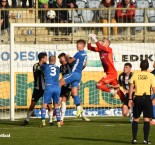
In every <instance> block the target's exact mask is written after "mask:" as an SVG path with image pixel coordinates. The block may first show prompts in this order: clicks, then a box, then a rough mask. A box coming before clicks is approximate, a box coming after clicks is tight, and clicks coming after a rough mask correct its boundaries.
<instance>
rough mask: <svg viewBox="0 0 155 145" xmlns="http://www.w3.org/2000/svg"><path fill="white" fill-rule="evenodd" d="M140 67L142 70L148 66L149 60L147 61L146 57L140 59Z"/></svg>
mask: <svg viewBox="0 0 155 145" xmlns="http://www.w3.org/2000/svg"><path fill="white" fill-rule="evenodd" d="M140 68H141V70H142V71H143V70H147V69H148V68H149V62H148V60H147V59H145V60H142V61H141V62H140Z"/></svg>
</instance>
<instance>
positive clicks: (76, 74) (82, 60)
mask: <svg viewBox="0 0 155 145" xmlns="http://www.w3.org/2000/svg"><path fill="white" fill-rule="evenodd" d="M76 43H77V50H78V52H77V53H76V54H75V55H74V56H73V57H70V56H69V55H66V59H67V62H68V63H70V64H72V63H73V68H72V71H71V72H70V73H69V74H67V75H64V76H63V77H62V78H61V79H60V81H59V84H60V86H61V87H62V86H64V85H67V84H71V91H72V97H73V99H74V104H75V105H76V108H77V113H76V117H80V116H81V115H82V113H83V109H82V106H81V101H80V98H79V95H78V88H79V83H80V81H81V78H82V70H83V69H84V68H85V67H86V62H87V54H86V52H85V51H84V47H85V45H86V42H85V40H82V39H79V40H78V41H77V42H76Z"/></svg>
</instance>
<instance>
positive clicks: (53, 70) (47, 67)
mask: <svg viewBox="0 0 155 145" xmlns="http://www.w3.org/2000/svg"><path fill="white" fill-rule="evenodd" d="M55 63H56V57H55V56H50V57H49V64H42V65H41V67H40V69H41V70H42V71H43V73H44V75H45V83H46V87H45V91H44V96H43V104H42V109H41V119H42V125H41V127H42V126H45V125H46V123H45V115H46V108H47V104H49V103H50V102H51V99H53V104H54V109H55V114H56V118H57V125H58V127H61V125H60V108H59V97H60V91H61V89H60V86H59V74H60V69H59V67H58V66H56V65H55Z"/></svg>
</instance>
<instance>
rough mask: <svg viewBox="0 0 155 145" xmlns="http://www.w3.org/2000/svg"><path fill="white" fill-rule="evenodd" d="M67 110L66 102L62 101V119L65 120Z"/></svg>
mask: <svg viewBox="0 0 155 145" xmlns="http://www.w3.org/2000/svg"><path fill="white" fill-rule="evenodd" d="M65 112H66V102H62V103H61V120H62V121H63V120H64V117H65Z"/></svg>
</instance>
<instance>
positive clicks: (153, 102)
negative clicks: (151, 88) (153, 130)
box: [150, 62, 155, 125]
mask: <svg viewBox="0 0 155 145" xmlns="http://www.w3.org/2000/svg"><path fill="white" fill-rule="evenodd" d="M153 68H154V70H153V71H152V72H151V73H152V74H153V75H154V76H155V62H154V64H153ZM151 99H152V104H153V117H152V121H151V122H150V124H152V125H155V95H154V94H152V95H151Z"/></svg>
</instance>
